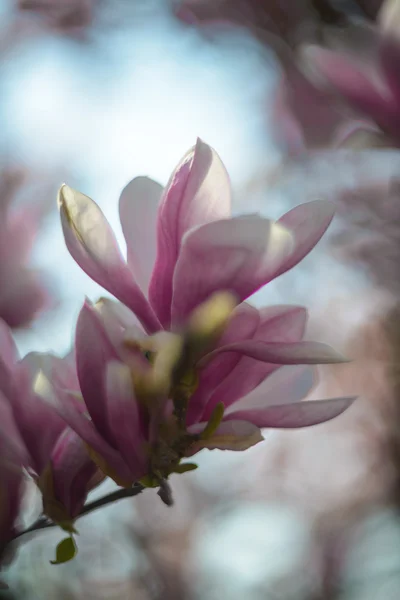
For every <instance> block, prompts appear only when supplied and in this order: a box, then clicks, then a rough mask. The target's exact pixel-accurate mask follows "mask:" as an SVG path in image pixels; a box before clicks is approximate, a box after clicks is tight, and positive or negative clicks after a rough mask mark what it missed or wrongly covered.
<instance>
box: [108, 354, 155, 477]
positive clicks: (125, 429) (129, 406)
mask: <svg viewBox="0 0 400 600" xmlns="http://www.w3.org/2000/svg"><path fill="white" fill-rule="evenodd" d="M107 402H108V404H107V408H108V417H109V423H110V428H111V430H112V431H113V432H114V435H115V440H116V444H117V447H118V449H119V451H120V452H121V455H122V456H123V458H124V460H125V462H126V464H127V465H128V467H129V468H130V470H131V473H132V475H133V478H134V479H135V480H136V481H137V480H139V479H140V478H141V477H143V476H144V475H145V474H146V472H147V469H148V464H147V463H148V460H147V458H146V453H145V440H144V439H143V436H142V433H141V424H140V421H139V412H138V404H137V400H136V398H135V394H134V390H133V383H132V374H131V371H130V369H129V367H127V366H126V365H123V364H122V363H118V362H112V363H110V364H109V365H108V367H107Z"/></svg>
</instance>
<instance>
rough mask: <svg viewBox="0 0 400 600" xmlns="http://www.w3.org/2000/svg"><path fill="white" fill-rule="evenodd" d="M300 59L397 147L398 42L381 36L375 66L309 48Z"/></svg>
mask: <svg viewBox="0 0 400 600" xmlns="http://www.w3.org/2000/svg"><path fill="white" fill-rule="evenodd" d="M304 56H305V58H306V60H307V61H308V62H309V63H310V64H312V65H313V67H314V68H316V69H317V70H318V72H319V73H320V75H321V76H323V78H324V79H325V81H326V82H327V83H328V84H329V85H330V86H331V87H332V88H333V89H335V91H336V92H337V93H338V94H339V95H340V97H342V98H343V99H344V100H345V101H346V102H348V103H349V104H350V106H352V107H353V108H354V109H356V110H358V111H360V113H361V114H362V115H364V116H367V117H369V118H370V119H371V121H372V122H373V123H375V124H376V125H378V126H379V128H380V129H381V130H382V131H383V132H384V133H385V134H386V135H387V136H389V137H390V138H391V139H392V140H394V141H395V142H396V144H399V142H400V75H399V72H398V62H399V60H400V42H398V41H396V40H395V39H393V38H392V37H382V39H381V40H380V43H379V44H378V49H377V57H376V59H377V60H376V63H375V64H368V63H367V64H366V60H365V57H363V56H360V57H359V60H358V61H357V59H356V58H355V57H352V56H351V55H350V56H348V55H347V56H346V54H345V53H340V52H335V51H332V50H327V49H324V48H318V47H313V46H310V47H308V48H307V50H306V51H305V52H304Z"/></svg>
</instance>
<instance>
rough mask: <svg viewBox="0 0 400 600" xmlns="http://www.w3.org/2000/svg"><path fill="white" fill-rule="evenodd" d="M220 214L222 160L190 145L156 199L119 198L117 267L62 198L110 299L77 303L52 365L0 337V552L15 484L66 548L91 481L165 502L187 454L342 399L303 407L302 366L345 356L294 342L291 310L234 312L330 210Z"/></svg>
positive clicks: (144, 184)
mask: <svg viewBox="0 0 400 600" xmlns="http://www.w3.org/2000/svg"><path fill="white" fill-rule="evenodd" d="M230 204H231V192H230V184H229V178H228V175H227V173H226V171H225V168H224V166H223V164H222V162H221V160H220V159H219V157H218V155H217V154H216V152H215V151H214V150H213V149H212V148H210V147H209V146H208V145H206V144H204V143H203V142H201V141H198V142H197V144H196V146H195V147H194V148H193V149H191V150H190V151H189V152H188V153H187V154H186V155H185V156H184V158H183V159H182V160H181V162H180V163H179V165H178V166H177V168H176V169H175V171H174V172H173V174H172V176H171V178H170V180H169V183H168V184H167V186H166V188H165V189H164V190H163V189H162V188H161V186H159V185H158V184H157V183H155V182H154V181H152V180H150V179H147V178H144V177H139V178H136V179H134V180H133V181H131V182H130V183H129V184H128V185H127V187H126V188H125V189H124V190H123V192H122V195H121V197H120V203H119V209H120V217H121V224H122V228H123V233H124V235H125V239H126V243H127V261H125V260H124V258H123V257H122V254H121V252H120V250H119V248H118V245H117V242H116V239H115V237H114V234H113V232H112V230H111V228H110V226H109V224H108V223H107V221H106V219H105V217H104V215H103V214H102V212H101V210H100V209H99V207H98V206H97V204H96V203H95V202H94V201H93V200H91V199H90V198H88V197H87V196H85V195H83V194H82V193H80V192H77V191H74V190H72V189H71V188H69V187H68V186H66V185H63V186H62V187H61V189H60V192H59V208H60V214H61V222H62V229H63V232H64V237H65V242H66V245H67V247H68V249H69V252H70V254H71V255H72V257H73V258H74V259H75V261H76V262H77V263H78V264H79V265H80V267H81V268H82V269H83V270H84V271H85V272H86V273H87V274H88V275H89V276H90V277H91V278H92V279H93V280H95V281H96V282H97V283H99V284H100V285H101V286H102V287H104V288H105V289H106V290H107V291H108V292H110V293H111V294H112V295H113V296H114V297H115V298H116V300H112V299H109V298H101V299H100V300H99V301H98V302H96V303H94V304H93V303H91V302H90V301H89V300H86V302H85V303H84V306H83V308H82V309H81V312H80V314H79V317H78V321H77V325H76V335H75V344H74V348H73V351H72V352H71V354H69V355H68V356H66V357H64V358H58V357H55V356H52V355H47V354H38V353H32V354H29V355H27V356H26V357H25V358H23V359H22V360H20V359H19V358H18V356H17V353H16V350H15V346H14V343H13V339H12V336H11V334H10V331H9V329H8V327H7V326H6V324H5V323H2V324H1V326H0V352H1V355H0V411H1V415H0V444H1V448H2V450H1V461H0V471H1V474H0V478H1V479H0V481H1V496H0V497H1V504H0V541H1V544H2V545H3V547H5V546H6V545H7V544H8V542H9V541H10V540H12V539H13V538H14V537H17V536H18V534H21V532H17V531H16V518H17V514H18V510H19V505H20V499H21V494H22V492H23V482H24V478H25V477H26V474H29V476H30V477H32V478H33V480H34V481H35V482H36V484H37V486H38V488H39V489H40V491H41V493H42V496H43V513H44V517H43V518H42V520H41V521H40V527H42V526H47V525H48V523H50V522H53V523H55V524H58V525H59V526H61V527H62V528H63V529H65V530H66V531H67V532H69V534H70V535H71V536H72V535H73V533H74V532H75V520H76V519H77V517H78V516H79V515H80V514H82V511H84V510H85V509H84V504H85V501H86V497H87V494H88V492H89V491H90V490H91V489H92V488H93V487H94V486H96V485H97V484H98V483H99V482H101V481H102V480H103V479H104V478H105V477H110V478H112V479H113V480H114V481H115V482H116V484H117V485H118V486H120V487H121V488H125V489H126V490H128V491H129V490H141V489H143V488H144V487H156V488H159V495H160V497H161V498H162V499H163V500H164V502H166V503H167V504H169V503H171V490H170V488H169V485H168V482H167V481H168V477H169V476H170V475H171V474H172V473H184V472H186V471H188V470H192V469H194V468H195V467H196V465H195V464H194V463H191V462H185V461H184V459H186V458H191V457H193V456H194V455H195V454H196V453H197V452H199V451H200V450H201V449H203V448H208V449H213V448H220V449H230V450H245V449H247V448H249V447H250V446H252V445H254V444H256V443H258V442H260V441H261V440H262V439H263V436H262V433H261V429H262V428H298V427H306V426H310V425H315V424H318V423H322V422H324V421H327V420H329V419H332V418H334V417H336V416H337V415H339V414H340V413H342V412H343V411H344V410H345V409H346V408H348V407H349V405H350V404H351V403H352V401H353V398H333V399H329V400H318V401H306V402H302V399H303V398H304V397H305V396H307V394H308V393H309V391H310V390H311V388H312V387H313V385H314V382H315V374H314V367H313V366H311V365H313V364H322V363H335V362H342V361H344V360H345V359H344V357H343V356H341V355H340V354H338V353H337V352H335V351H334V350H333V349H332V348H330V347H329V346H327V345H325V344H322V343H317V342H310V341H304V340H303V336H304V332H305V326H306V319H307V313H306V310H305V309H304V308H303V307H300V306H291V305H281V306H270V307H266V308H262V309H257V308H255V307H254V306H253V305H252V304H251V303H249V302H248V299H249V298H251V296H252V294H253V293H255V292H256V291H257V290H259V289H260V288H261V287H262V286H264V285H265V284H267V283H268V282H270V281H271V280H272V279H274V278H276V277H278V276H279V275H281V274H282V273H284V272H285V271H287V270H288V269H291V268H292V267H294V266H295V265H296V264H297V263H298V262H299V261H300V260H301V259H302V258H303V257H304V256H305V255H306V254H307V253H308V252H309V251H310V250H311V249H312V248H313V247H314V245H315V244H316V243H317V242H318V240H319V239H320V238H321V236H322V235H323V233H324V232H325V230H326V229H327V227H328V226H329V223H330V221H331V220H332V217H333V208H332V205H331V204H330V203H329V202H323V201H313V202H309V203H307V204H303V205H301V206H298V207H297V208H295V209H293V210H291V211H290V212H288V213H286V214H285V215H283V216H282V217H281V218H280V219H279V220H278V221H276V222H275V221H271V220H268V219H266V218H263V217H261V216H258V215H245V216H239V217H232V216H231V208H230ZM182 461H184V462H182ZM86 512H87V511H86ZM33 528H34V527H33ZM38 528H39V527H38ZM71 539H72V538H67V540H64V542H66V544H67V545H65V544H64V542H63V543H62V544H61V547H59V551H58V552H57V559H58V560H61V561H62V560H65V555H64V554H63V551H64V550H65V548H66V547H71V545H70V546H68V543H69V542H68V540H71ZM63 544H64V545H63ZM68 552H69V551H68ZM68 552H67V554H68ZM69 557H70V556H69Z"/></svg>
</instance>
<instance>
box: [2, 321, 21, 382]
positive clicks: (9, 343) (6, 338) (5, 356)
mask: <svg viewBox="0 0 400 600" xmlns="http://www.w3.org/2000/svg"><path fill="white" fill-rule="evenodd" d="M0 360H1V362H2V363H3V364H4V365H5V366H6V367H7V368H8V369H9V370H10V371H12V370H13V369H14V367H15V365H16V364H17V361H18V351H17V347H16V345H15V342H14V338H13V336H12V334H11V330H10V328H9V327H7V325H6V324H5V323H4V321H2V320H1V319H0Z"/></svg>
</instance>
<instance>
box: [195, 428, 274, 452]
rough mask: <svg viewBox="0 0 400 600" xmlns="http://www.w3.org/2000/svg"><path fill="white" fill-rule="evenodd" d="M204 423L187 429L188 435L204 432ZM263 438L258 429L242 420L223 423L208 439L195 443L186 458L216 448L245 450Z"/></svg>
mask: <svg viewBox="0 0 400 600" xmlns="http://www.w3.org/2000/svg"><path fill="white" fill-rule="evenodd" d="M205 426H206V423H200V424H199V425H193V426H192V427H189V429H188V431H189V432H190V433H200V432H201V431H203V430H204V428H205ZM263 439H264V438H263V436H262V434H261V431H260V430H259V428H258V427H256V426H255V425H253V424H252V423H249V422H248V421H243V420H239V419H238V420H230V421H224V422H223V423H221V425H220V426H219V427H218V429H217V430H216V432H215V433H214V434H213V435H212V436H211V437H210V438H208V439H206V440H201V441H199V442H197V443H195V444H194V445H193V446H192V447H191V450H190V454H188V456H193V454H195V453H196V452H198V451H199V450H202V449H203V448H208V449H209V450H212V449H213V448H218V449H219V450H237V451H240V450H247V448H250V447H251V446H254V445H255V444H258V442H262V441H263Z"/></svg>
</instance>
